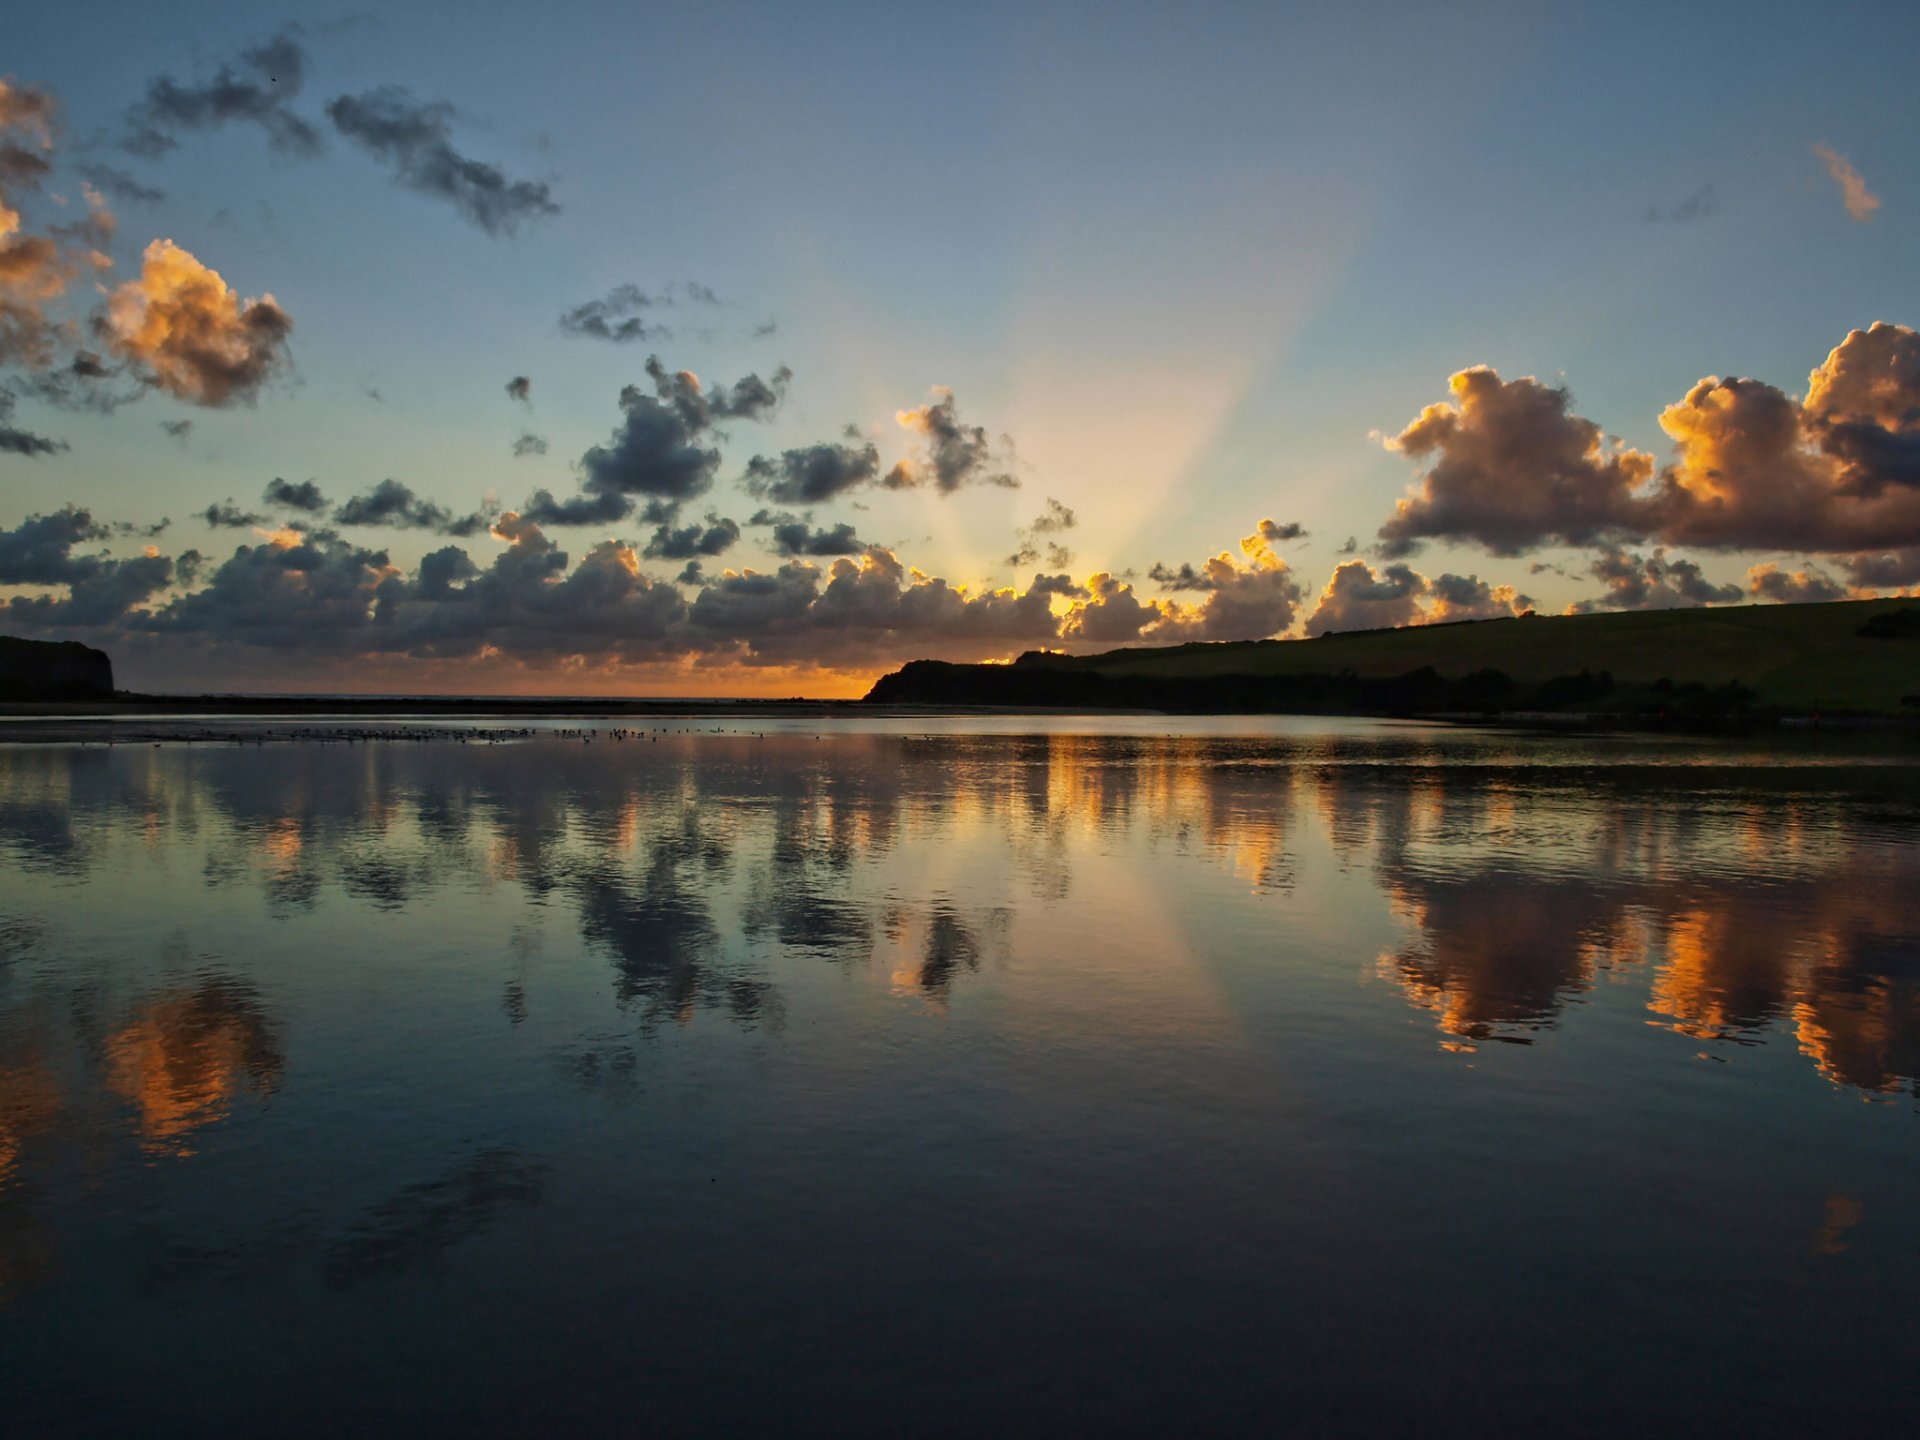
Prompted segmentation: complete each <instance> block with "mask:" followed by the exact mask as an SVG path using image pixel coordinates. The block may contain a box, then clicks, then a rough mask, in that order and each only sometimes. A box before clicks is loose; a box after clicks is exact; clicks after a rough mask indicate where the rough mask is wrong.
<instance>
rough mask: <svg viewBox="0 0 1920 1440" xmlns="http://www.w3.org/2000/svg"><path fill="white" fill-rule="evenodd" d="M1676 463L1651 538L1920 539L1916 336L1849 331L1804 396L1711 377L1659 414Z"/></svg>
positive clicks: (1870, 544) (1810, 542)
mask: <svg viewBox="0 0 1920 1440" xmlns="http://www.w3.org/2000/svg"><path fill="white" fill-rule="evenodd" d="M1660 424H1661V428H1663V429H1664V430H1665V431H1666V432H1667V433H1668V434H1669V435H1671V436H1672V437H1673V439H1674V441H1675V447H1676V450H1677V457H1678V458H1677V459H1676V460H1675V462H1674V463H1673V464H1672V465H1671V466H1669V467H1668V468H1667V470H1666V471H1665V472H1664V473H1663V475H1662V484H1661V492H1660V494H1659V495H1658V496H1657V497H1656V499H1655V502H1654V503H1655V507H1656V509H1655V517H1654V518H1655V523H1654V525H1653V526H1652V527H1650V528H1651V529H1652V530H1653V533H1655V534H1657V535H1659V536H1660V538H1662V539H1665V540H1668V541H1670V542H1672V543H1679V544H1694V545H1704V546H1712V547H1715V548H1719V549H1743V548H1744V549H1756V550H1797V551H1824V552H1849V551H1862V550H1871V549H1877V548H1882V547H1901V546H1909V545H1915V544H1920V334H1916V333H1915V332H1914V331H1912V330H1909V329H1907V328H1906V327H1905V326H1901V325H1889V324H1885V323H1884V322H1883V323H1879V324H1876V325H1874V326H1873V327H1872V328H1870V329H1868V330H1855V331H1853V332H1851V333H1850V334H1849V335H1848V336H1847V338H1846V339H1845V340H1843V341H1842V342H1841V343H1840V344H1839V345H1838V346H1836V347H1835V348H1834V349H1833V351H1832V352H1831V353H1830V354H1829V355H1828V356H1827V358H1826V360H1825V361H1824V362H1823V363H1822V364H1821V365H1819V366H1818V367H1816V368H1815V369H1814V371H1813V372H1812V374H1811V375H1809V377H1808V384H1807V397H1806V400H1805V401H1804V402H1800V401H1796V400H1795V399H1794V398H1793V397H1792V396H1791V395H1788V394H1786V393H1784V392H1783V391H1781V390H1778V389H1776V388H1775V387H1774V386H1772V385H1768V384H1766V383H1765V382H1763V381H1759V380H1744V379H1728V380H1720V379H1716V378H1713V377H1709V378H1707V379H1705V380H1702V381H1700V382H1699V383H1698V384H1697V385H1695V386H1694V387H1693V388H1692V389H1691V390H1690V391H1688V393H1687V395H1686V397H1685V398H1684V399H1682V400H1681V401H1679V402H1678V403H1676V404H1674V405H1671V406H1669V407H1668V408H1667V409H1666V411H1665V412H1664V413H1662V415H1661V417H1660Z"/></svg>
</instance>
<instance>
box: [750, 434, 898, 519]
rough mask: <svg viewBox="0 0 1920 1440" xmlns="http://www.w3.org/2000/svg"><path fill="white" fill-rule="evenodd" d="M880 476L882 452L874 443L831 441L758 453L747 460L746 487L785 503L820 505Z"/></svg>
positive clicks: (869, 483) (870, 482) (756, 493)
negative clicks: (767, 454) (780, 450)
mask: <svg viewBox="0 0 1920 1440" xmlns="http://www.w3.org/2000/svg"><path fill="white" fill-rule="evenodd" d="M879 478H880V452H879V451H878V450H877V449H875V448H874V447H873V446H872V445H870V444H869V445H862V446H858V447H856V446H853V445H843V444H835V443H832V442H828V443H823V444H819V445H807V446H802V447H801V448H799V449H797V450H785V451H782V452H781V453H780V454H779V455H777V456H772V457H769V456H765V455H756V456H754V457H753V458H752V459H751V460H749V461H748V462H747V476H746V485H747V489H748V490H749V491H750V492H751V493H753V494H755V495H758V496H760V497H761V498H762V499H766V500H773V501H775V502H777V503H779V504H782V505H817V504H820V503H821V502H823V501H827V500H832V499H834V498H835V497H837V496H839V495H843V494H845V493H846V492H847V491H849V490H854V489H858V488H859V487H860V486H862V485H871V484H872V483H873V482H874V481H876V480H878V479H879Z"/></svg>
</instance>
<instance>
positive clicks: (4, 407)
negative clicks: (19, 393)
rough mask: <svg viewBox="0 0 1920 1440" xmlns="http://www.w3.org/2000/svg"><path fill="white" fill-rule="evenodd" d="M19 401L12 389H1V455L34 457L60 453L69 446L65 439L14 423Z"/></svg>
mask: <svg viewBox="0 0 1920 1440" xmlns="http://www.w3.org/2000/svg"><path fill="white" fill-rule="evenodd" d="M18 403H19V402H18V400H16V399H15V397H14V394H13V392H12V391H11V390H0V455H20V456H24V457H26V458H28V459H32V458H33V457H35V456H38V455H58V454H59V453H60V452H61V451H62V450H65V449H66V448H67V442H66V441H64V440H49V439H48V438H47V437H46V436H44V435H36V434H34V433H33V431H31V430H22V429H20V428H19V427H18V426H17V425H15V424H13V423H12V422H13V410H14V406H15V405H17V404H18Z"/></svg>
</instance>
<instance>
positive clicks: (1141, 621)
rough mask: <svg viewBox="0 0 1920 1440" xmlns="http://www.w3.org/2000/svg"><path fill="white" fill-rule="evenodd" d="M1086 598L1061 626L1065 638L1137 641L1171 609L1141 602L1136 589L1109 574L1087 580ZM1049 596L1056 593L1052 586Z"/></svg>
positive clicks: (1090, 640) (1103, 641) (1100, 574)
mask: <svg viewBox="0 0 1920 1440" xmlns="http://www.w3.org/2000/svg"><path fill="white" fill-rule="evenodd" d="M1082 588H1083V589H1084V591H1085V593H1086V597H1087V598H1086V599H1085V600H1082V601H1080V602H1079V603H1078V604H1076V605H1075V606H1074V607H1073V609H1072V610H1070V611H1069V612H1068V614H1067V616H1066V619H1065V621H1064V622H1063V623H1062V624H1061V627H1060V633H1061V636H1062V638H1064V639H1068V640H1079V641H1085V642H1087V643H1090V644H1092V643H1099V644H1106V645H1117V644H1121V643H1123V642H1125V641H1129V640H1138V639H1139V638H1140V634H1141V632H1142V631H1143V630H1146V629H1148V628H1149V627H1151V626H1153V625H1156V624H1158V623H1159V622H1160V621H1161V620H1162V619H1163V618H1164V617H1165V616H1166V615H1167V614H1168V613H1170V612H1171V607H1163V606H1162V605H1161V604H1160V603H1158V602H1155V601H1148V600H1142V599H1141V598H1140V597H1139V596H1138V595H1136V594H1135V593H1134V590H1133V586H1131V585H1129V584H1127V583H1126V582H1125V581H1124V580H1121V579H1119V578H1118V577H1117V576H1114V575H1111V574H1109V573H1107V572H1106V571H1104V570H1103V571H1101V572H1100V573H1099V574H1097V575H1090V576H1088V577H1087V582H1086V584H1085V586H1084V587H1082ZM1046 593H1049V594H1051V593H1055V591H1054V587H1053V586H1052V585H1051V584H1050V585H1049V586H1048V588H1047V591H1046Z"/></svg>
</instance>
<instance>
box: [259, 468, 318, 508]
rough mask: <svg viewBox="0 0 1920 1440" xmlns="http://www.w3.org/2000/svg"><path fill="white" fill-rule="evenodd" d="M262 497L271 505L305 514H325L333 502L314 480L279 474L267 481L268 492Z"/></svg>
mask: <svg viewBox="0 0 1920 1440" xmlns="http://www.w3.org/2000/svg"><path fill="white" fill-rule="evenodd" d="M261 498H262V499H264V500H265V501H266V502H267V504H269V505H278V506H280V507H281V508H282V509H286V510H298V511H300V512H301V513H302V514H305V515H321V514H325V513H326V510H327V507H328V505H329V504H330V503H331V502H330V501H329V500H328V499H327V497H326V496H325V495H323V494H321V493H320V487H319V485H317V484H316V483H315V482H313V481H312V480H298V481H295V480H282V479H280V478H279V477H278V476H276V477H275V478H273V479H272V480H269V481H268V482H267V488H266V492H265V493H264V495H263V496H262V497H261Z"/></svg>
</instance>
